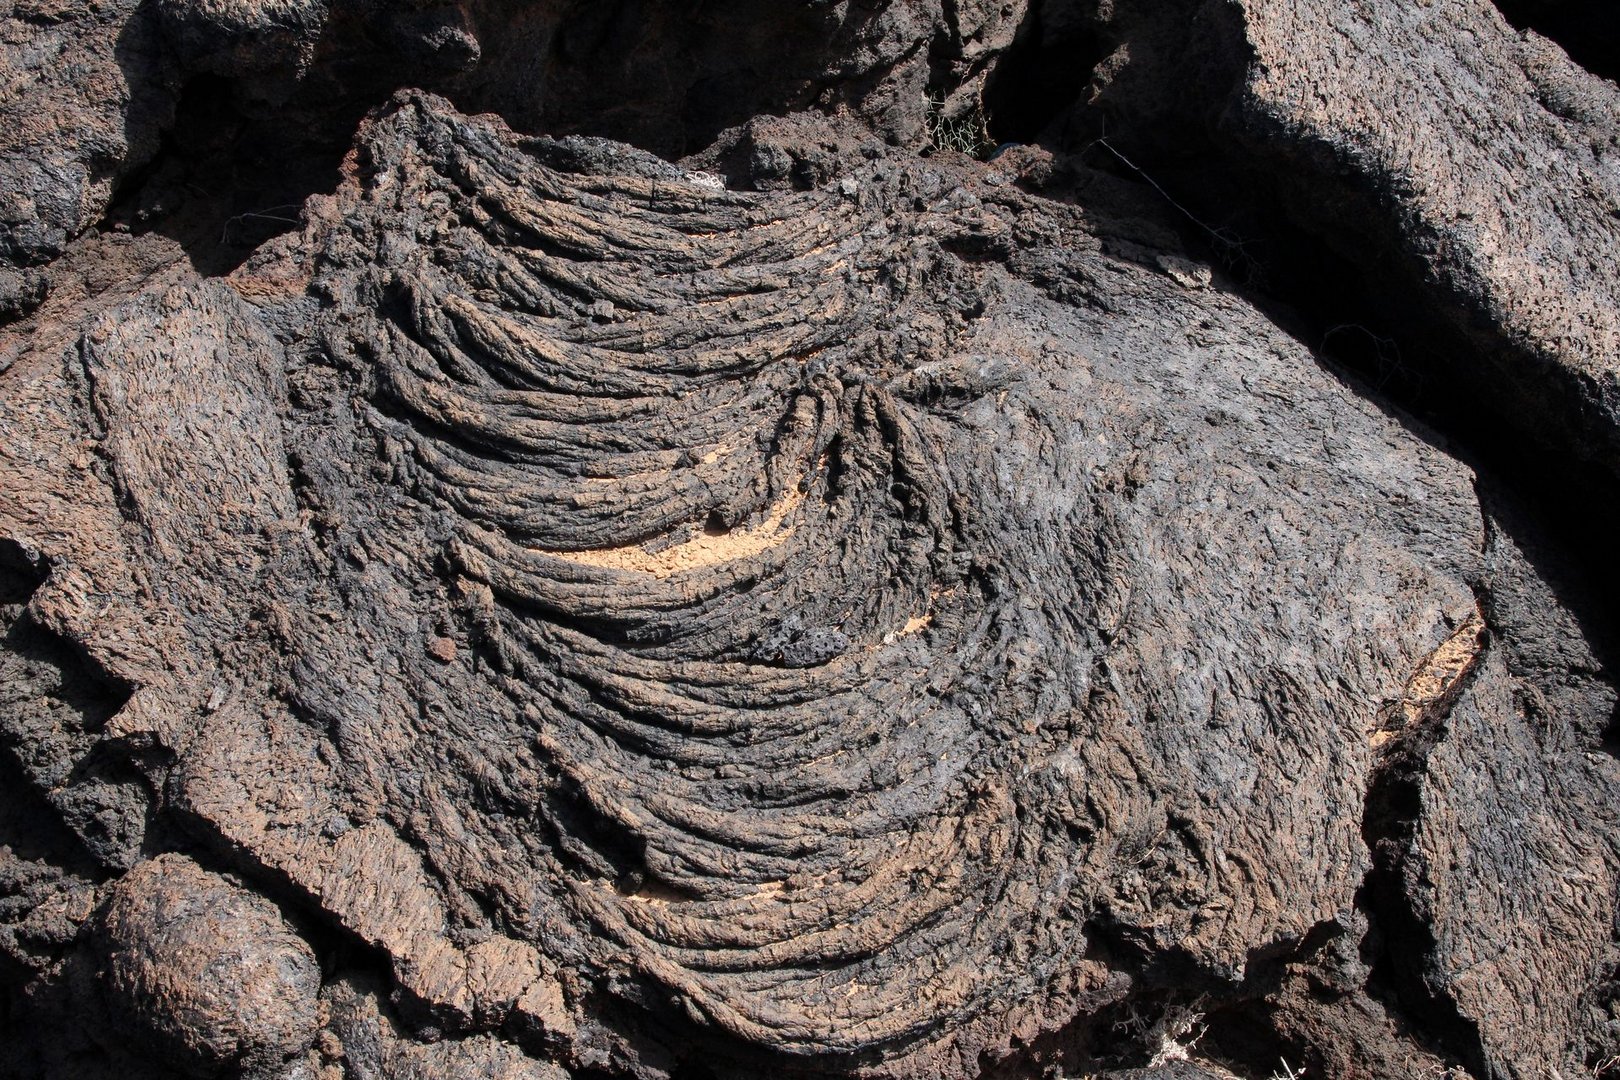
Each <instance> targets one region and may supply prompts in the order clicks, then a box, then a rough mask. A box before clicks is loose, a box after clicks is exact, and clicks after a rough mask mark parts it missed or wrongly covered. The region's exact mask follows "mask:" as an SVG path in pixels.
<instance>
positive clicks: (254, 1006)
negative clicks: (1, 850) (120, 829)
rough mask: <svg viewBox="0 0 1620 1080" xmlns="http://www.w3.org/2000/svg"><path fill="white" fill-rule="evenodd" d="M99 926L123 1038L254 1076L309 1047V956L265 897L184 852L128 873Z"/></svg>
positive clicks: (181, 1062)
mask: <svg viewBox="0 0 1620 1080" xmlns="http://www.w3.org/2000/svg"><path fill="white" fill-rule="evenodd" d="M98 929H99V934H100V936H101V937H102V939H103V945H102V947H103V948H104V949H105V955H104V959H103V960H102V965H103V972H104V980H105V983H104V991H105V993H106V995H107V998H108V1003H109V1007H110V1011H111V1013H112V1015H113V1016H114V1017H115V1018H116V1021H117V1022H118V1025H119V1027H120V1029H121V1032H122V1033H123V1034H125V1035H127V1036H128V1037H129V1038H131V1039H132V1040H134V1041H135V1043H136V1044H137V1045H145V1046H149V1047H151V1048H152V1049H153V1050H154V1051H155V1052H156V1053H157V1054H158V1055H159V1056H160V1057H162V1058H163V1059H164V1060H166V1061H169V1062H172V1063H174V1064H175V1065H176V1066H178V1067H179V1068H181V1069H185V1070H186V1071H188V1072H195V1073H197V1074H199V1075H214V1074H217V1073H218V1072H219V1070H220V1069H221V1068H222V1067H224V1066H227V1065H230V1066H236V1067H238V1068H241V1069H243V1070H246V1071H259V1070H263V1069H265V1068H267V1067H269V1066H272V1065H276V1064H278V1063H280V1062H282V1061H284V1060H286V1059H287V1058H291V1057H294V1056H295V1055H297V1054H301V1053H302V1052H303V1051H304V1050H305V1049H307V1048H308V1047H309V1045H310V1043H311V1042H312V1041H313V1040H314V1038H315V1029H316V1015H315V995H316V992H317V991H318V990H319V988H320V970H319V969H318V968H317V967H316V965H315V956H314V953H312V952H311V951H310V948H309V946H308V945H307V944H305V942H304V941H303V939H301V938H299V937H298V936H297V935H296V934H295V933H294V932H293V930H292V929H291V928H290V927H289V926H287V924H286V923H285V922H284V921H283V920H282V918H281V916H280V914H279V913H278V912H277V911H276V909H275V908H274V907H273V906H272V905H270V904H269V903H268V902H267V901H265V900H263V899H262V898H260V897H258V896H255V895H254V894H252V893H247V892H243V891H242V890H240V889H238V888H236V887H235V886H233V885H231V884H230V883H229V882H227V881H225V880H224V879H223V878H220V877H219V876H218V875H215V874H210V873H208V872H207V871H205V870H203V869H202V868H201V867H199V866H197V864H196V863H194V862H191V861H190V860H189V859H186V858H185V857H184V856H180V855H160V856H158V857H157V858H155V859H152V860H150V861H148V862H144V863H142V864H141V865H140V866H138V867H137V868H135V869H134V870H132V871H130V873H128V874H127V875H125V876H124V878H123V879H122V880H120V881H119V882H118V884H117V885H116V886H115V887H114V888H113V890H112V895H111V897H110V898H109V899H108V901H107V906H106V909H105V911H104V912H103V913H102V915H101V917H100V924H99V928H98Z"/></svg>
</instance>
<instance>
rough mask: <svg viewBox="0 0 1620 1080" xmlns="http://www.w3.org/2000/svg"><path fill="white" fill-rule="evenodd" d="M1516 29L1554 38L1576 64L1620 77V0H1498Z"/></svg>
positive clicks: (1612, 78)
mask: <svg viewBox="0 0 1620 1080" xmlns="http://www.w3.org/2000/svg"><path fill="white" fill-rule="evenodd" d="M1495 4H1496V9H1497V10H1498V11H1500V12H1501V13H1502V16H1503V18H1505V19H1507V21H1508V22H1510V23H1512V24H1513V27H1514V29H1516V30H1534V31H1535V32H1536V33H1538V34H1540V35H1541V36H1542V37H1548V38H1552V39H1553V40H1554V41H1556V42H1558V44H1559V45H1560V46H1561V47H1562V48H1563V50H1564V51H1565V52H1567V53H1568V54H1569V56H1570V59H1571V60H1574V61H1575V62H1576V63H1577V64H1579V65H1581V66H1582V67H1583V68H1585V69H1586V70H1587V71H1590V72H1591V73H1592V74H1594V75H1601V76H1603V77H1604V78H1605V79H1609V80H1611V81H1613V80H1617V79H1620V4H1616V3H1615V2H1614V0H1495Z"/></svg>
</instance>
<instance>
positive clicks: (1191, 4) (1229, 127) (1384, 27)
mask: <svg viewBox="0 0 1620 1080" xmlns="http://www.w3.org/2000/svg"><path fill="white" fill-rule="evenodd" d="M1502 6H1503V7H1508V8H1511V9H1513V10H1515V11H1528V10H1529V9H1537V10H1539V9H1542V8H1546V9H1568V15H1569V17H1568V19H1567V20H1565V21H1567V22H1572V23H1573V24H1575V25H1584V24H1583V23H1582V22H1581V20H1582V19H1583V18H1585V17H1586V16H1584V15H1583V14H1581V13H1582V12H1583V11H1585V10H1587V9H1590V10H1591V15H1590V19H1591V20H1592V21H1594V22H1601V21H1602V20H1603V19H1604V18H1606V16H1604V15H1602V14H1601V5H1582V4H1573V3H1572V4H1561V5H1555V4H1547V5H1533V4H1506V3H1504V4H1503V5H1502ZM1038 13H1039V16H1040V18H1041V19H1042V25H1045V26H1047V27H1048V30H1047V32H1046V50H1047V55H1046V58H1045V60H1044V61H1043V63H1044V65H1045V67H1046V68H1050V69H1053V72H1054V73H1055V74H1061V72H1062V71H1064V70H1065V69H1066V68H1067V67H1069V66H1072V60H1070V59H1069V58H1068V57H1066V56H1064V55H1063V54H1062V53H1061V52H1060V51H1059V49H1060V48H1061V47H1063V46H1068V47H1071V48H1090V49H1091V50H1093V51H1094V52H1095V55H1097V56H1098V57H1099V58H1100V62H1099V63H1098V64H1097V65H1096V67H1095V69H1094V70H1093V72H1092V79H1091V85H1090V87H1089V88H1088V89H1087V91H1086V93H1084V94H1082V95H1080V100H1079V101H1078V102H1077V104H1076V106H1075V108H1074V109H1072V110H1066V111H1063V112H1062V113H1061V114H1060V115H1059V117H1058V119H1057V120H1055V121H1054V122H1053V123H1052V125H1051V126H1050V128H1049V130H1048V134H1049V136H1051V137H1053V138H1058V139H1060V140H1062V141H1066V142H1067V143H1069V144H1070V145H1071V146H1073V147H1074V148H1076V149H1079V148H1081V147H1082V146H1088V147H1089V149H1088V157H1091V158H1092V159H1094V160H1104V159H1107V160H1113V159H1112V158H1111V157H1110V154H1109V150H1108V148H1109V147H1116V146H1117V147H1119V148H1123V149H1124V151H1125V152H1126V153H1127V154H1128V155H1129V156H1128V160H1129V161H1130V167H1131V168H1133V169H1134V168H1136V167H1142V168H1147V169H1151V170H1153V171H1155V172H1158V170H1159V168H1160V167H1162V169H1163V172H1162V173H1159V175H1160V178H1161V179H1163V180H1164V181H1165V182H1166V183H1168V184H1170V186H1171V188H1172V189H1173V190H1174V192H1175V194H1176V195H1177V196H1179V197H1180V198H1181V199H1182V200H1183V201H1184V202H1185V203H1186V204H1187V205H1189V206H1191V207H1195V208H1196V210H1197V213H1198V214H1200V215H1201V216H1202V220H1203V221H1204V222H1205V223H1206V227H1208V228H1211V229H1214V230H1217V231H1218V232H1219V233H1220V235H1219V236H1217V237H1216V241H1217V244H1231V243H1240V242H1241V241H1242V240H1243V239H1244V237H1243V236H1242V235H1241V231H1242V230H1235V231H1234V230H1229V229H1226V228H1224V226H1225V225H1226V223H1227V222H1229V221H1230V220H1231V219H1232V218H1233V217H1234V216H1236V215H1238V214H1240V213H1248V214H1249V216H1250V219H1251V220H1252V222H1253V226H1252V227H1253V232H1251V233H1250V235H1249V239H1252V240H1255V241H1257V243H1256V247H1255V251H1256V252H1257V253H1258V254H1257V255H1254V254H1250V253H1249V252H1247V251H1242V252H1238V253H1237V254H1238V257H1240V258H1243V259H1246V260H1247V259H1254V258H1258V259H1260V260H1265V259H1266V258H1267V257H1268V256H1267V250H1268V249H1274V248H1275V247H1276V246H1277V244H1276V240H1275V238H1272V239H1270V240H1269V241H1268V237H1267V232H1268V231H1269V230H1273V229H1276V227H1277V223H1278V219H1279V218H1280V216H1281V215H1282V214H1286V215H1287V217H1288V218H1289V219H1291V222H1292V226H1293V227H1299V228H1303V229H1305V230H1307V231H1308V232H1310V233H1311V234H1312V235H1314V236H1315V237H1317V238H1318V239H1319V240H1320V241H1325V243H1326V245H1327V247H1328V249H1329V250H1331V251H1332V252H1333V253H1335V255H1336V256H1337V257H1339V258H1342V259H1344V260H1346V261H1347V263H1348V265H1351V266H1356V267H1360V268H1361V270H1362V271H1363V273H1364V274H1365V275H1366V276H1367V277H1368V278H1369V279H1370V280H1371V282H1372V285H1371V287H1372V288H1373V289H1374V290H1375V291H1376V292H1378V293H1379V294H1380V295H1381V297H1382V298H1383V299H1384V301H1385V302H1386V304H1400V305H1404V306H1405V307H1406V308H1407V310H1408V312H1409V314H1408V315H1406V316H1403V321H1407V322H1413V323H1417V324H1418V325H1415V326H1412V327H1411V328H1410V330H1409V331H1408V335H1409V338H1410V339H1411V340H1412V341H1413V342H1416V343H1417V345H1418V346H1419V347H1418V348H1416V349H1414V350H1413V353H1412V354H1411V355H1408V356H1406V357H1404V358H1403V361H1402V362H1403V363H1404V364H1406V365H1410V366H1411V367H1412V368H1413V369H1415V372H1416V373H1417V374H1419V375H1421V376H1424V377H1427V378H1428V379H1430V380H1431V381H1432V385H1433V387H1434V388H1433V389H1432V390H1431V394H1432V395H1433V396H1436V397H1445V398H1452V399H1461V400H1463V401H1466V402H1467V403H1468V407H1470V408H1483V409H1486V410H1488V411H1489V413H1490V414H1491V415H1492V417H1493V421H1494V422H1496V423H1498V424H1500V425H1503V426H1505V427H1507V428H1509V429H1516V430H1517V431H1518V432H1519V433H1520V434H1521V435H1528V436H1530V441H1531V442H1532V443H1533V444H1537V445H1544V446H1552V447H1554V448H1556V449H1557V450H1558V452H1559V453H1561V454H1562V455H1564V456H1565V457H1566V458H1568V459H1589V460H1591V461H1593V462H1595V463H1597V464H1598V465H1599V466H1601V468H1602V469H1603V470H1604V471H1606V472H1607V474H1608V475H1609V477H1610V478H1611V479H1612V477H1613V476H1614V475H1615V473H1616V472H1617V471H1620V367H1617V361H1616V357H1617V356H1620V322H1617V316H1616V314H1615V304H1614V297H1615V295H1616V293H1617V291H1620V262H1617V255H1616V252H1617V251H1620V212H1617V211H1620V122H1617V120H1616V116H1617V115H1620V92H1617V90H1616V88H1615V85H1614V84H1613V83H1612V82H1610V81H1608V80H1607V79H1604V78H1601V77H1598V76H1596V75H1593V74H1591V73H1589V72H1588V71H1586V70H1583V69H1582V68H1581V67H1579V66H1578V65H1576V64H1574V63H1571V62H1570V60H1569V58H1568V57H1567V56H1566V55H1565V54H1564V52H1563V50H1562V49H1560V48H1559V46H1558V45H1557V44H1555V43H1553V42H1552V41H1550V40H1548V39H1547V38H1545V37H1542V36H1541V35H1539V34H1537V33H1536V32H1535V31H1533V30H1524V31H1519V30H1516V29H1514V27H1513V26H1512V25H1510V24H1509V23H1508V21H1507V20H1506V19H1505V18H1504V17H1503V15H1502V13H1501V12H1500V11H1498V9H1497V6H1496V5H1493V4H1492V3H1491V2H1490V0H1441V2H1438V3H1429V4H1405V3H1399V2H1394V0H1391V2H1385V0H1356V2H1353V3H1335V2H1324V3H1317V4H1294V3H1276V2H1272V0H1243V2H1240V3H1232V4H1226V3H1203V2H1200V0H1188V2H1186V3H1168V4H1160V3H1151V2H1149V3H1091V2H1087V0H1080V2H1069V0H1046V2H1045V3H1043V4H1041V5H1039V8H1038ZM1560 18H1563V16H1556V17H1555V16H1551V15H1549V19H1550V22H1551V24H1552V25H1558V24H1559V20H1560ZM1570 42H1571V47H1572V48H1574V47H1578V46H1580V45H1585V46H1588V47H1591V48H1597V47H1599V45H1600V41H1599V40H1596V39H1593V38H1591V37H1589V36H1588V37H1581V36H1577V37H1572V38H1571V39H1570ZM1582 54H1583V55H1585V54H1586V53H1585V50H1582ZM1032 55H1033V54H1032ZM1007 70H1008V71H1011V70H1013V69H1011V68H1009V69H1007ZM1055 74H1048V76H1047V77H1048V78H1052V77H1055ZM1099 135H1101V136H1103V137H1105V139H1106V145H1105V146H1104V147H1101V148H1099V147H1098V146H1097V145H1096V143H1095V142H1094V140H1095V139H1096V138H1097V137H1098V136H1099ZM1195 147H1196V148H1200V149H1199V150H1198V152H1197V154H1196V155H1195V156H1191V157H1190V156H1189V155H1188V150H1189V148H1195ZM1213 162H1220V166H1219V167H1218V168H1215V169H1211V167H1210V166H1211V164H1212V163H1213ZM1115 164H1116V167H1117V166H1118V162H1117V161H1116V162H1115ZM1127 171H1128V170H1127ZM1221 176H1226V177H1227V179H1226V180H1225V181H1222V180H1219V179H1216V180H1215V181H1214V182H1213V183H1212V182H1211V177H1221ZM1172 177H1174V180H1172V179H1171V178H1172ZM1245 189H1247V190H1248V191H1249V192H1251V193H1252V192H1254V191H1259V192H1262V193H1264V194H1263V195H1262V198H1261V200H1260V201H1259V202H1258V203H1257V204H1256V205H1255V206H1254V207H1252V208H1251V207H1248V206H1246V205H1245V202H1244V192H1245ZM1305 261H1307V262H1309V261H1310V257H1308V256H1307V257H1306V260H1305ZM1345 284H1346V283H1345V281H1344V280H1343V279H1342V276H1341V277H1340V278H1335V277H1333V275H1332V274H1326V275H1323V276H1322V277H1321V278H1320V279H1319V283H1318V285H1317V288H1319V289H1323V290H1330V289H1343V287H1344V285H1345ZM1413 298H1421V299H1420V300H1418V301H1417V302H1416V303H1414V302H1413ZM1425 320H1431V321H1432V322H1433V323H1434V326H1433V327H1423V326H1422V325H1421V323H1422V322H1424V321H1425ZM1441 328H1443V329H1444V330H1445V333H1444V334H1440V333H1437V332H1436V331H1438V330H1439V329H1441Z"/></svg>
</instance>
